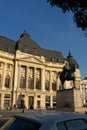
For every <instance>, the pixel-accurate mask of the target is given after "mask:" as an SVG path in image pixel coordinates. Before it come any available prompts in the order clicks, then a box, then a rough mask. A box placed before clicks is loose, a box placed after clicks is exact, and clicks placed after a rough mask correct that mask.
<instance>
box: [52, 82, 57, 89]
mask: <svg viewBox="0 0 87 130" xmlns="http://www.w3.org/2000/svg"><path fill="white" fill-rule="evenodd" d="M52 90H56V81H55V80H53V82H52Z"/></svg>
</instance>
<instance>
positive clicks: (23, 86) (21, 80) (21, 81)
mask: <svg viewBox="0 0 87 130" xmlns="http://www.w3.org/2000/svg"><path fill="white" fill-rule="evenodd" d="M25 85H26V83H25V78H24V77H23V76H21V78H20V88H25V87H26V86H25Z"/></svg>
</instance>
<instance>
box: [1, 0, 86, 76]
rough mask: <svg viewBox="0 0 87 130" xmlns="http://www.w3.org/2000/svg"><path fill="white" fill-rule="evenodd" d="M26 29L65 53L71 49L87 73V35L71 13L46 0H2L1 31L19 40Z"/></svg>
mask: <svg viewBox="0 0 87 130" xmlns="http://www.w3.org/2000/svg"><path fill="white" fill-rule="evenodd" d="M24 30H27V32H28V33H29V34H30V36H31V39H33V40H34V41H36V42H37V43H38V44H39V45H40V46H41V47H42V48H45V49H50V50H56V51H61V52H62V54H63V56H64V57H67V55H68V52H69V51H70V52H71V54H72V55H73V57H74V59H76V60H77V62H78V64H79V68H80V71H81V76H82V77H83V78H84V77H86V76H87V60H86V55H87V38H86V37H85V34H84V32H82V30H81V29H79V28H77V27H76V24H75V23H73V15H72V14H71V13H67V14H63V13H62V11H61V9H59V8H57V7H53V8H52V7H51V6H50V5H49V3H47V2H46V0H15V1H12V0H0V35H1V36H5V37H7V38H9V39H12V40H15V41H17V40H18V39H19V37H20V35H21V34H22V33H23V32H24Z"/></svg>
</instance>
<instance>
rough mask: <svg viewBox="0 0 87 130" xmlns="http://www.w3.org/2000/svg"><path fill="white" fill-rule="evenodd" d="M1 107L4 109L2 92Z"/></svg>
mask: <svg viewBox="0 0 87 130" xmlns="http://www.w3.org/2000/svg"><path fill="white" fill-rule="evenodd" d="M1 109H4V93H2V94H1Z"/></svg>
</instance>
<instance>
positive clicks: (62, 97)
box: [56, 89, 82, 112]
mask: <svg viewBox="0 0 87 130" xmlns="http://www.w3.org/2000/svg"><path fill="white" fill-rule="evenodd" d="M56 97H57V110H58V111H72V112H79V111H80V110H81V108H82V96H81V91H80V90H79V89H64V90H58V91H57V96H56Z"/></svg>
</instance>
